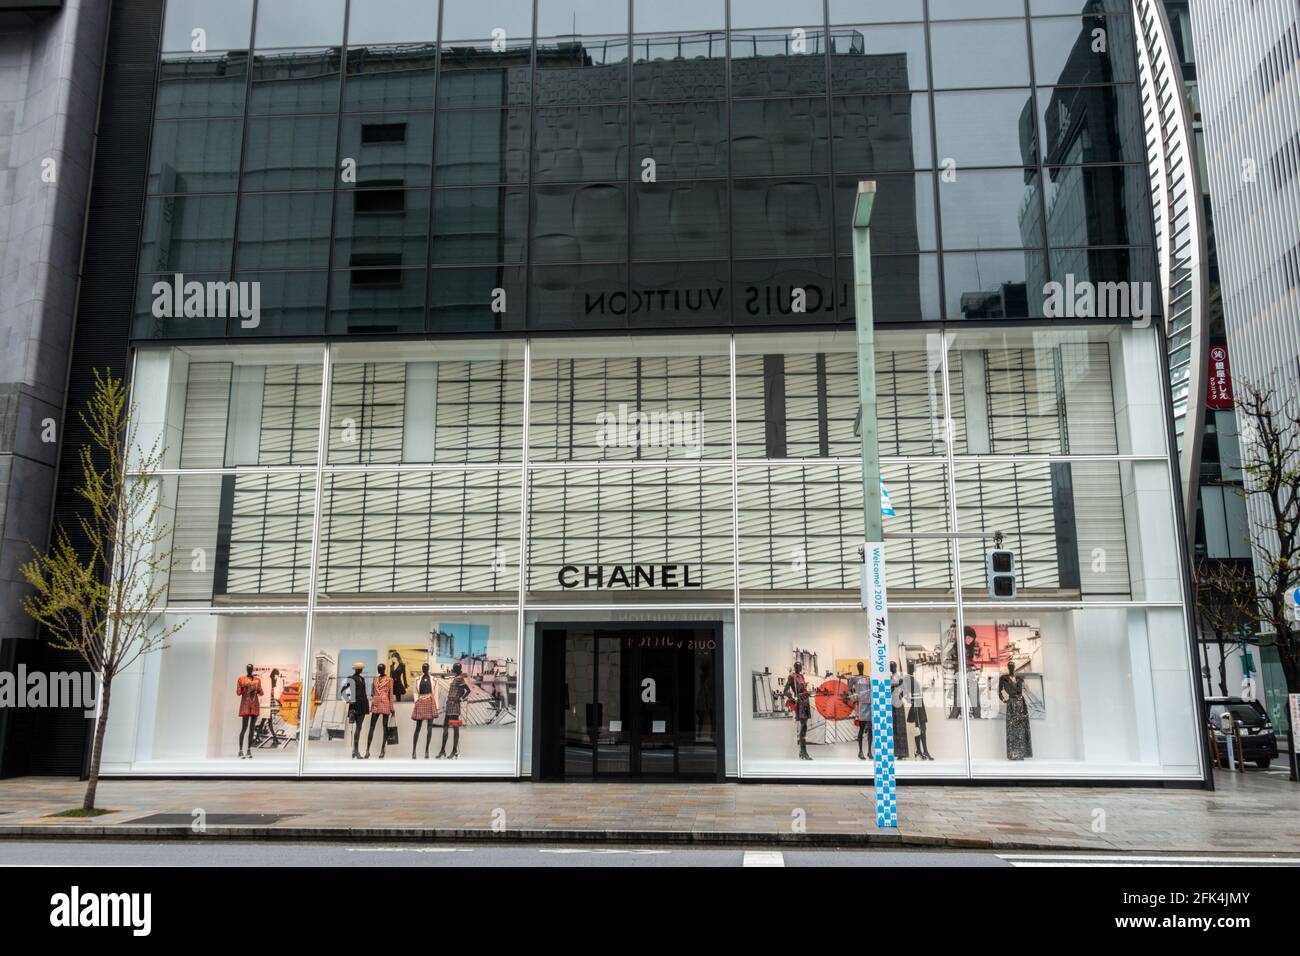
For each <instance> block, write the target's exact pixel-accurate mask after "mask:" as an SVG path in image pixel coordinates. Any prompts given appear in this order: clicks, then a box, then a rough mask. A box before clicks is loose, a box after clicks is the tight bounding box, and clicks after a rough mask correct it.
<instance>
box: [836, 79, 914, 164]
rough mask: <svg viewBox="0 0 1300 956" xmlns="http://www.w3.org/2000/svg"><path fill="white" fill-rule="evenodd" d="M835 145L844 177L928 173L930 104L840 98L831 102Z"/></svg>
mask: <svg viewBox="0 0 1300 956" xmlns="http://www.w3.org/2000/svg"><path fill="white" fill-rule="evenodd" d="M831 110H832V114H831V120H832V122H831V142H832V147H833V149H834V156H835V168H836V170H837V171H840V172H872V171H876V170H899V169H927V168H929V167H930V166H931V165H932V162H931V157H930V113H929V99H928V97H927V96H926V95H925V94H924V93H895V94H892V95H887V96H836V97H832V99H831Z"/></svg>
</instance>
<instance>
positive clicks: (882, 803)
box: [862, 541, 898, 828]
mask: <svg viewBox="0 0 1300 956" xmlns="http://www.w3.org/2000/svg"><path fill="white" fill-rule="evenodd" d="M864 557H865V560H864V561H863V566H862V604H863V607H864V608H865V609H866V612H867V622H868V628H869V632H868V647H867V661H868V667H869V668H870V671H871V674H870V676H871V746H872V752H873V759H874V761H875V765H874V769H875V775H876V826H877V827H882V828H886V827H888V828H894V827H897V826H898V796H897V789H896V782H895V779H894V701H893V690H894V689H893V681H892V679H891V676H892V675H890V673H889V603H888V599H887V597H886V593H885V545H884V544H883V543H882V542H879V541H869V542H867V545H866V548H865V551H864Z"/></svg>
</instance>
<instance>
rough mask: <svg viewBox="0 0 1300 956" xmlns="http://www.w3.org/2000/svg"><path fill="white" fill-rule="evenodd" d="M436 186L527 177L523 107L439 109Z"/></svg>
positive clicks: (512, 181)
mask: <svg viewBox="0 0 1300 956" xmlns="http://www.w3.org/2000/svg"><path fill="white" fill-rule="evenodd" d="M435 149H436V151H437V152H436V159H435V162H436V164H437V172H436V174H435V177H434V178H435V181H436V182H437V184H438V185H440V186H456V185H462V184H469V183H514V182H523V181H524V180H525V179H527V178H528V111H527V110H500V109H492V110H442V111H440V112H439V113H438V136H437V138H436V140H435Z"/></svg>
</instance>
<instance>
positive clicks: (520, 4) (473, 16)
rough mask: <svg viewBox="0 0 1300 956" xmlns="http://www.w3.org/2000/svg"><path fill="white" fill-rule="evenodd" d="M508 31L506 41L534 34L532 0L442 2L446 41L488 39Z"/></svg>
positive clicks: (445, 0)
mask: <svg viewBox="0 0 1300 956" xmlns="http://www.w3.org/2000/svg"><path fill="white" fill-rule="evenodd" d="M495 30H501V31H503V32H504V36H503V39H504V40H506V42H508V43H509V42H514V41H516V40H527V39H528V38H529V37H531V36H532V34H533V4H532V0H442V39H443V40H444V41H447V40H486V39H489V38H491V37H494V36H496V35H497V34H495V33H494V32H493V31H495Z"/></svg>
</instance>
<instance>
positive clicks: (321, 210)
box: [237, 192, 333, 269]
mask: <svg viewBox="0 0 1300 956" xmlns="http://www.w3.org/2000/svg"><path fill="white" fill-rule="evenodd" d="M332 208H333V195H332V194H331V193H328V192H297V193H249V194H247V195H245V196H244V197H243V198H242V199H241V200H240V205H239V246H238V254H237V265H238V266H239V268H240V269H264V268H274V269H323V268H325V267H326V266H327V265H328V264H329V235H330V212H331V209H332Z"/></svg>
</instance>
